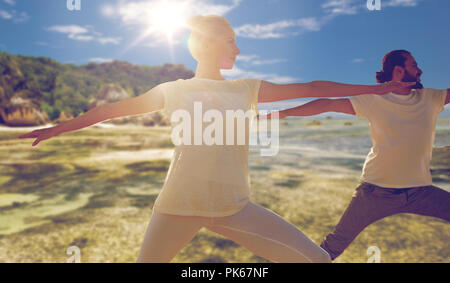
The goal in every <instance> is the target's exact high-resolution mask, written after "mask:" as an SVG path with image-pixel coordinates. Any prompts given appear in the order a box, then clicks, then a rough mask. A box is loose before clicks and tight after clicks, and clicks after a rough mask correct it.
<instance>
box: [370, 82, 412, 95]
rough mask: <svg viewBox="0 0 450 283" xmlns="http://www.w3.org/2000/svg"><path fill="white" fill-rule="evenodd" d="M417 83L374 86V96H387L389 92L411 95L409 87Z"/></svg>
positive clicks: (390, 83) (387, 83) (388, 83)
mask: <svg viewBox="0 0 450 283" xmlns="http://www.w3.org/2000/svg"><path fill="white" fill-rule="evenodd" d="M416 83H417V82H394V81H390V82H385V83H382V84H379V85H377V86H375V94H387V93H390V92H393V93H396V94H403V95H408V94H410V93H411V87H412V86H413V85H415V84H416Z"/></svg>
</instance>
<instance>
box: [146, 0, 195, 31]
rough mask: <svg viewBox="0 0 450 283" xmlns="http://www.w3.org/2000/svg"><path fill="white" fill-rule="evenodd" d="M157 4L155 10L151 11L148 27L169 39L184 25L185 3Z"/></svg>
mask: <svg viewBox="0 0 450 283" xmlns="http://www.w3.org/2000/svg"><path fill="white" fill-rule="evenodd" d="M158 4H159V5H157V6H156V9H155V10H154V11H152V16H151V18H150V25H151V26H152V29H153V30H154V31H157V32H160V33H162V34H164V35H166V36H167V38H168V39H171V38H172V35H173V34H174V33H175V32H176V31H178V30H179V29H181V28H182V27H183V26H184V24H185V23H184V22H185V20H186V17H185V15H184V12H185V6H186V2H184V3H180V2H174V1H168V0H163V1H161V2H160V3H158Z"/></svg>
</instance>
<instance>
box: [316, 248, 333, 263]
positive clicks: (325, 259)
mask: <svg viewBox="0 0 450 283" xmlns="http://www.w3.org/2000/svg"><path fill="white" fill-rule="evenodd" d="M315 262H317V263H331V262H332V260H331V257H330V255H329V254H328V253H327V252H326V251H325V250H322V251H321V252H320V255H319V256H318V258H317V261H315Z"/></svg>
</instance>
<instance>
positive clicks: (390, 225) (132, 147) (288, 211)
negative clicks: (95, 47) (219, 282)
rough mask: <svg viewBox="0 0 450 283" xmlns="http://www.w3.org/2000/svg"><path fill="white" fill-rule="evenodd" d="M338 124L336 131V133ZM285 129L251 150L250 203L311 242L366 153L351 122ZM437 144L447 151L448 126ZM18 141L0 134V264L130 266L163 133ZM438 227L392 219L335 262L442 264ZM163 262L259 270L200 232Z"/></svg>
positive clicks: (165, 158)
mask: <svg viewBox="0 0 450 283" xmlns="http://www.w3.org/2000/svg"><path fill="white" fill-rule="evenodd" d="M345 123H347V125H345ZM348 123H349V121H342V120H322V121H321V124H319V123H311V121H310V120H295V121H293V120H288V122H284V123H283V124H282V126H281V138H280V143H281V144H280V152H279V153H278V155H276V156H274V157H261V156H260V154H259V151H258V149H257V148H252V149H251V154H250V157H249V163H250V167H251V180H252V200H253V201H254V202H256V203H258V204H260V205H262V206H264V207H266V208H269V209H271V210H273V211H274V212H275V213H277V214H279V215H281V216H282V217H283V218H285V219H286V220H288V221H289V222H291V223H293V224H294V225H296V226H297V227H298V228H299V229H301V230H302V231H303V232H304V233H305V234H306V235H307V236H308V237H310V238H311V239H312V240H313V241H314V242H316V243H320V241H321V240H322V238H323V237H324V236H325V235H326V234H327V233H328V232H330V231H331V230H332V229H333V227H334V226H335V225H336V224H337V221H338V220H339V218H340V216H341V215H342V213H343V211H344V209H345V208H346V206H347V205H348V203H349V202H350V199H351V195H352V193H353V191H354V188H355V187H356V186H357V184H358V177H359V175H360V171H361V167H362V164H363V162H364V157H365V154H366V153H367V152H368V150H369V148H370V139H368V127H367V123H366V122H365V121H360V120H350V123H351V124H348ZM439 125H440V126H438V130H437V135H436V144H437V145H450V129H449V128H448V127H447V126H446V125H449V120H441V121H440V122H439ZM25 132H28V131H26V130H23V131H19V130H18V131H0V160H1V161H0V262H66V260H67V259H68V258H69V257H70V255H67V254H66V250H67V248H68V247H70V246H73V245H76V246H78V247H79V248H80V249H81V261H82V262H134V261H136V258H137V256H138V253H139V249H140V245H141V242H142V240H143V236H144V232H145V229H146V226H147V224H148V220H149V218H150V215H151V209H152V206H153V203H154V201H155V199H156V197H157V195H158V193H159V191H160V189H161V187H162V184H163V182H164V179H165V176H166V173H167V169H168V166H169V164H170V157H171V153H172V144H171V141H170V136H169V135H170V130H169V129H168V128H145V127H132V128H130V127H116V128H114V129H101V128H96V127H95V126H94V127H90V128H88V129H84V130H80V131H76V132H73V133H66V134H63V135H61V136H59V137H56V138H53V139H50V140H47V141H44V142H41V143H40V144H39V145H38V146H37V147H31V143H32V140H31V139H30V140H19V139H16V138H17V137H18V136H19V135H21V134H23V133H25ZM432 174H433V180H434V181H435V182H437V184H438V185H440V186H441V187H443V188H445V189H447V190H448V189H450V148H437V149H435V151H434V154H433V163H432ZM449 237H450V227H449V225H448V223H446V222H444V221H442V220H439V219H434V218H430V217H423V216H418V215H409V214H408V215H407V214H402V215H395V216H392V217H389V218H386V219H383V220H380V221H378V222H376V223H375V224H373V225H371V226H369V227H368V228H367V229H365V230H364V231H363V232H362V233H361V234H360V235H359V236H358V237H357V238H356V239H355V241H354V242H353V243H352V244H351V245H350V247H349V248H348V249H347V250H346V251H345V252H344V254H343V255H342V256H341V257H339V258H338V259H337V260H336V262H366V261H367V259H368V255H367V254H366V250H367V248H368V247H369V246H378V247H379V248H380V250H381V261H382V262H450V245H449ZM173 262H266V261H265V260H264V259H262V258H259V257H257V256H254V255H253V254H252V253H250V252H249V251H247V250H246V249H245V248H243V247H240V246H238V245H237V244H235V243H233V242H232V241H230V240H227V239H225V238H223V237H221V236H219V235H217V234H215V233H212V232H210V231H208V230H206V229H202V230H200V232H199V233H198V234H197V235H196V236H195V238H194V239H193V240H192V241H191V242H190V243H189V244H188V245H187V246H186V247H185V248H184V249H183V250H182V251H181V252H180V253H179V254H178V255H177V256H176V258H175V259H174V261H173Z"/></svg>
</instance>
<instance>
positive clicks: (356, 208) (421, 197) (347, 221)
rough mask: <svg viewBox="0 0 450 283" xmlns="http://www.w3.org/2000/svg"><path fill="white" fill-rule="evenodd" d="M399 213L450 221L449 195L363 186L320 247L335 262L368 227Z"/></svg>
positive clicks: (432, 189)
mask: <svg viewBox="0 0 450 283" xmlns="http://www.w3.org/2000/svg"><path fill="white" fill-rule="evenodd" d="M397 213H414V214H419V215H425V216H433V217H437V218H441V219H444V220H446V221H450V193H449V192H447V191H444V190H442V189H440V188H438V187H435V186H425V187H414V188H405V189H391V188H382V187H378V186H375V185H372V184H369V183H361V184H360V185H359V186H358V187H357V188H356V191H355V193H354V194H353V198H352V201H351V202H350V205H349V206H348V207H347V209H346V210H345V212H344V214H343V215H342V217H341V219H340V220H339V223H338V225H337V226H336V228H335V229H334V231H333V232H332V233H330V234H328V235H327V236H326V237H325V238H324V240H323V242H322V244H320V246H321V247H322V248H323V249H324V250H326V251H327V252H328V253H329V254H330V256H331V259H333V260H334V259H335V258H336V257H338V256H339V255H340V254H341V253H342V252H343V251H344V250H345V249H346V248H347V247H348V245H350V243H351V242H352V241H353V239H355V238H356V236H358V234H359V233H360V232H361V231H362V230H364V228H365V227H367V226H368V225H370V224H371V223H373V222H375V221H377V220H380V219H382V218H384V217H387V216H390V215H394V214H397Z"/></svg>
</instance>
